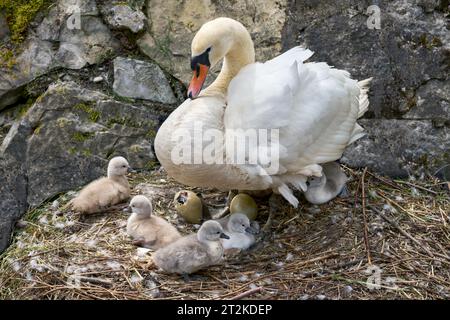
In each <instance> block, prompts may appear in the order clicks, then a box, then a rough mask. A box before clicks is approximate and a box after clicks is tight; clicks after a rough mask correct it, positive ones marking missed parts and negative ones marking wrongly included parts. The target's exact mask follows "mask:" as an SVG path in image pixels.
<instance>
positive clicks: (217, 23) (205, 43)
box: [188, 18, 254, 99]
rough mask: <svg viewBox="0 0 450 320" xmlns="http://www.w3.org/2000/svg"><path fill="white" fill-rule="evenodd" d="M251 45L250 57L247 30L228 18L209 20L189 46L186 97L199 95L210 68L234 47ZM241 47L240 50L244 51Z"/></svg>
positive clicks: (249, 40) (249, 41) (249, 38)
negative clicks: (189, 66) (189, 65)
mask: <svg viewBox="0 0 450 320" xmlns="http://www.w3.org/2000/svg"><path fill="white" fill-rule="evenodd" d="M244 43H245V44H248V43H250V44H251V49H249V51H251V52H250V55H251V54H253V59H254V50H253V42H252V41H251V37H250V34H249V33H248V31H247V29H246V28H245V27H244V26H243V25H242V24H241V23H240V22H238V21H236V20H233V19H230V18H217V19H214V20H211V21H209V22H207V23H205V24H204V25H202V27H201V28H200V30H198V32H197V34H196V35H195V37H194V39H193V40H192V45H191V69H192V71H193V73H194V74H193V77H192V80H191V83H190V84H189V89H188V97H189V98H191V99H194V98H196V97H197V96H198V94H199V93H200V91H201V89H202V87H203V84H204V82H205V80H206V76H207V75H208V71H209V69H210V68H212V67H214V66H215V65H216V64H217V63H218V62H219V61H220V60H222V58H223V57H225V55H227V54H228V53H229V51H230V50H231V49H232V48H233V46H235V45H239V44H244ZM242 47H243V46H241V48H240V49H242V50H244V48H242Z"/></svg>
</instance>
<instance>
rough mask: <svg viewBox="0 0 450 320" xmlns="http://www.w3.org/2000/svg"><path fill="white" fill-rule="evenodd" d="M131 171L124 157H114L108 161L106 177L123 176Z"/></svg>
mask: <svg viewBox="0 0 450 320" xmlns="http://www.w3.org/2000/svg"><path fill="white" fill-rule="evenodd" d="M129 171H131V167H130V165H129V164H128V161H127V159H125V158H124V157H114V158H112V159H111V160H109V163H108V177H112V176H124V175H126V174H127V172H129Z"/></svg>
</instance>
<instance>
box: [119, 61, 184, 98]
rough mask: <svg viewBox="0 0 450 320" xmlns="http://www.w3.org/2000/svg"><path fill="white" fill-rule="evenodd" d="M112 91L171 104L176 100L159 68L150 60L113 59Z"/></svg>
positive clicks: (128, 96)
mask: <svg viewBox="0 0 450 320" xmlns="http://www.w3.org/2000/svg"><path fill="white" fill-rule="evenodd" d="M113 89H114V92H115V93H117V94H118V95H120V96H122V97H127V98H137V99H146V100H150V101H154V102H160V103H167V104H172V103H175V102H177V99H176V98H175V95H174V93H173V91H172V88H171V86H170V83H169V81H168V79H167V77H166V75H165V74H164V72H163V71H162V70H161V68H160V67H159V66H158V65H156V64H154V63H150V62H146V61H141V60H135V59H128V58H122V57H118V58H116V59H114V84H113Z"/></svg>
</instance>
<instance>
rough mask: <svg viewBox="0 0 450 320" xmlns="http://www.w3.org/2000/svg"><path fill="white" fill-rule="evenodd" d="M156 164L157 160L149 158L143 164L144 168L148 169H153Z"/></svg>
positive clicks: (157, 164)
mask: <svg viewBox="0 0 450 320" xmlns="http://www.w3.org/2000/svg"><path fill="white" fill-rule="evenodd" d="M158 166H159V163H158V161H156V160H150V161H148V162H147V163H146V164H145V169H146V170H149V171H152V170H154V169H155V168H157V167H158Z"/></svg>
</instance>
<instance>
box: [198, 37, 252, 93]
mask: <svg viewBox="0 0 450 320" xmlns="http://www.w3.org/2000/svg"><path fill="white" fill-rule="evenodd" d="M233 39H234V40H233V42H232V45H231V48H230V50H229V51H228V52H227V53H226V54H225V57H224V59H223V64H222V69H221V70H220V73H219V75H218V76H217V78H216V80H215V81H214V82H213V83H212V84H211V85H210V86H209V87H208V88H206V89H205V90H203V93H204V94H206V95H226V93H227V89H228V85H229V84H230V81H231V80H232V79H233V78H234V77H235V76H236V75H237V74H238V73H239V71H240V70H241V69H242V68H243V67H245V66H246V65H248V64H250V63H254V62H255V49H254V46H253V41H252V38H251V37H250V35H249V34H248V32H247V30H245V29H243V30H241V29H238V30H236V31H235V33H234V37H233Z"/></svg>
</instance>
